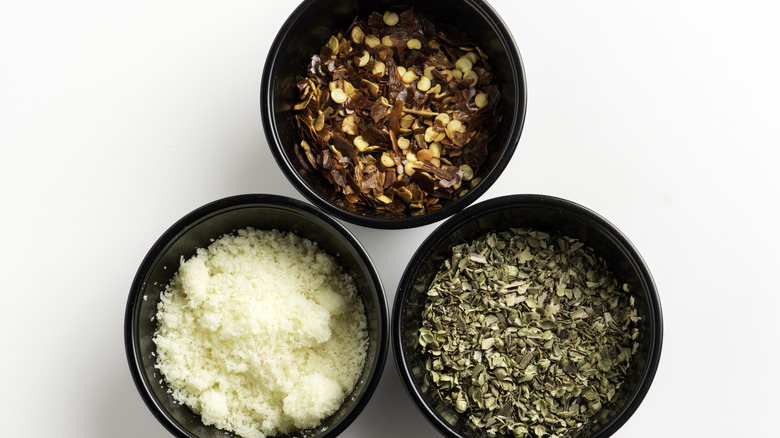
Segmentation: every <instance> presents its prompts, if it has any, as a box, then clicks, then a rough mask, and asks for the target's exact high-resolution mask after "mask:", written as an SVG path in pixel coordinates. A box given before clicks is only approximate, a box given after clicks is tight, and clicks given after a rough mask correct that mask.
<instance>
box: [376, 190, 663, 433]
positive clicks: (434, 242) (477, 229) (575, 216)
mask: <svg viewBox="0 0 780 438" xmlns="http://www.w3.org/2000/svg"><path fill="white" fill-rule="evenodd" d="M509 227H518V228H531V229H536V230H539V231H545V232H548V233H557V234H563V235H567V236H570V237H573V238H577V239H579V240H580V241H582V242H583V243H585V244H586V245H588V246H590V247H592V248H593V250H594V251H595V252H596V254H598V255H600V256H601V257H602V258H604V260H605V261H606V263H607V266H608V267H609V268H610V270H611V271H612V273H613V274H614V275H615V276H616V277H617V278H620V279H621V281H622V282H625V283H628V285H629V287H630V290H631V291H633V293H634V295H635V298H636V309H637V312H638V315H639V316H640V317H641V320H640V322H639V331H640V337H639V342H640V349H639V351H637V353H636V355H635V357H634V360H633V363H632V365H631V368H630V370H629V375H628V377H627V379H626V381H624V385H623V387H622V389H621V391H619V392H618V394H617V395H616V396H615V398H614V399H613V402H612V403H611V404H610V405H609V406H607V405H606V404H605V408H603V409H602V410H601V411H600V412H599V415H597V416H596V417H595V418H594V420H593V421H592V422H591V423H589V425H588V426H586V427H585V428H583V430H582V433H580V434H579V436H581V437H589V438H606V437H608V436H610V435H612V434H613V433H614V432H615V431H616V430H617V429H619V428H620V427H621V426H622V425H623V424H624V423H625V422H626V421H627V420H628V419H629V417H630V416H631V415H632V414H633V413H634V411H636V409H637V408H638V407H639V404H640V403H641V402H642V399H643V398H644V396H645V394H646V393H647V391H648V389H649V388H650V384H651V383H652V381H653V378H654V376H655V372H656V369H657V367H658V362H659V360H660V355H661V344H662V337H663V317H662V314H661V303H660V301H659V298H658V293H657V291H656V288H655V284H654V282H653V278H652V277H651V275H650V271H649V270H648V268H647V266H646V265H645V263H644V261H643V260H642V257H641V256H640V254H639V253H638V252H637V250H636V249H635V248H634V246H633V245H632V244H631V242H629V240H628V239H627V238H626V237H625V236H624V235H623V234H622V233H621V232H620V231H619V230H618V229H617V228H615V227H614V226H613V225H612V224H610V223H609V222H608V221H607V220H606V219H604V218H603V217H601V216H599V215H598V214H596V213H595V212H593V211H591V210H589V209H587V208H585V207H583V206H581V205H578V204H576V203H573V202H571V201H567V200H564V199H560V198H554V197H550V196H541V195H512V196H505V197H500V198H495V199H491V200H488V201H485V202H481V203H479V204H477V205H475V206H472V207H469V208H468V209H466V210H464V211H463V212H461V213H459V214H457V215H455V216H454V217H452V218H450V219H449V220H447V221H446V222H444V223H443V224H442V225H440V226H439V227H438V228H437V229H436V230H435V231H434V232H433V233H432V234H431V235H430V236H429V237H428V238H427V239H426V240H425V241H424V242H423V243H422V245H421V246H420V248H419V249H418V250H417V252H416V253H415V254H414V256H413V257H412V259H411V261H410V262H409V265H408V266H407V268H406V270H405V272H404V273H403V276H402V278H401V281H400V283H399V286H398V291H397V293H396V297H395V303H394V306H393V315H392V328H391V330H392V336H393V340H392V343H393V352H394V353H395V360H396V365H397V367H398V371H399V373H400V374H401V379H402V380H403V382H404V385H405V386H406V389H407V391H408V392H409V394H410V396H411V397H412V399H413V400H414V402H415V403H416V404H417V406H418V407H419V408H420V410H421V411H422V412H423V414H424V415H425V416H426V418H427V419H428V420H429V421H430V422H431V423H432V424H433V425H434V426H435V427H436V428H437V429H438V430H439V431H440V432H441V433H443V434H444V435H445V436H448V437H459V438H460V437H471V436H479V434H477V433H475V432H474V431H473V430H472V429H471V428H469V427H468V426H467V425H466V424H465V416H462V415H460V414H457V413H456V412H455V411H454V410H452V409H450V408H448V407H446V406H445V405H444V403H442V402H441V401H440V399H439V398H438V397H436V396H435V394H432V393H430V392H427V391H425V390H423V389H422V388H424V387H426V386H428V387H432V386H434V385H426V384H424V383H425V382H424V380H425V378H426V370H425V366H424V363H425V358H424V357H423V355H422V353H421V352H420V350H419V344H418V329H419V327H421V324H422V322H421V321H422V309H423V306H424V302H425V297H426V292H427V291H428V288H429V286H430V284H431V281H432V280H433V278H434V276H435V274H436V272H437V271H438V270H439V267H440V266H441V265H442V263H443V261H444V260H445V259H447V258H449V257H450V256H451V252H452V247H453V246H455V245H458V244H461V243H467V242H471V241H473V240H474V239H476V238H478V237H480V236H482V235H484V234H485V233H488V232H491V231H500V230H506V229H507V228H509ZM447 418H449V419H450V421H448V420H447Z"/></svg>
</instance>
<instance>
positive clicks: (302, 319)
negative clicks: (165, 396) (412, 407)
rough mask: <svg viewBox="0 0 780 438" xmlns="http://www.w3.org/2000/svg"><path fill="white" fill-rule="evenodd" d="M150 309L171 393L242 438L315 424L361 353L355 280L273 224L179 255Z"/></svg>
mask: <svg viewBox="0 0 780 438" xmlns="http://www.w3.org/2000/svg"><path fill="white" fill-rule="evenodd" d="M157 319H158V329H157V332H156V333H155V336H154V342H155V344H156V345H157V354H158V355H157V367H158V368H159V369H160V371H161V372H162V374H163V375H164V377H165V380H166V382H167V383H168V385H169V387H170V388H171V393H172V395H173V397H174V398H175V399H176V400H177V401H178V402H180V403H182V404H185V405H187V406H189V407H190V408H191V409H192V410H193V412H195V413H196V414H199V415H200V416H201V419H202V421H203V423H204V424H206V425H214V426H216V427H218V428H220V429H223V430H228V431H232V432H234V433H236V434H238V435H240V436H242V437H245V438H262V437H264V436H267V435H268V436H273V435H276V434H279V433H290V432H292V431H295V430H299V429H309V428H313V427H316V426H318V425H319V424H320V423H321V422H322V420H323V419H325V418H326V417H328V416H329V415H331V414H332V413H333V412H335V411H336V410H337V409H338V407H339V406H340V405H341V403H342V402H343V401H344V398H345V397H346V396H347V395H348V394H349V393H350V392H351V391H352V389H353V388H354V386H355V384H356V382H357V379H358V378H359V376H360V373H361V371H362V369H363V364H364V362H365V359H366V346H367V343H368V340H367V333H366V318H365V313H364V310H363V303H362V302H361V301H360V299H359V297H358V295H357V291H356V288H355V285H354V283H353V282H352V280H351V278H350V277H349V276H348V275H346V274H345V273H344V272H343V271H342V269H341V268H340V267H339V266H338V264H337V263H336V261H335V259H334V258H333V257H331V256H329V255H327V254H326V253H324V252H323V251H321V250H320V249H319V248H318V247H317V246H316V244H314V243H313V242H311V241H309V240H306V239H303V238H301V237H299V236H296V235H295V234H291V233H281V232H279V231H276V230H272V231H259V230H254V229H252V228H247V229H243V230H239V231H238V232H237V233H236V234H235V235H230V236H225V237H222V238H220V239H218V240H216V241H214V242H213V243H212V244H211V245H209V247H208V248H205V249H204V248H199V249H198V250H197V253H196V255H195V256H194V257H192V258H191V259H189V260H187V261H184V259H183V258H182V261H181V266H180V268H179V270H178V272H177V273H176V275H175V276H174V278H173V280H172V281H171V284H170V285H168V286H167V288H166V290H165V292H164V293H163V294H162V295H161V298H160V303H159V305H158V311H157Z"/></svg>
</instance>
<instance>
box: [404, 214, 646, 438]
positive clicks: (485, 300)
mask: <svg viewBox="0 0 780 438" xmlns="http://www.w3.org/2000/svg"><path fill="white" fill-rule="evenodd" d="M638 321H639V317H638V316H637V311H636V308H635V305H634V297H633V296H632V295H631V293H630V291H629V290H628V285H627V284H621V283H620V282H619V281H618V279H616V278H615V277H614V276H612V274H611V273H610V270H609V269H608V266H606V263H605V262H604V260H603V259H602V258H600V257H599V256H598V255H597V254H595V253H594V251H593V250H592V249H591V248H589V247H587V246H585V245H584V244H583V242H581V241H579V240H576V239H573V238H569V237H566V236H561V235H552V234H547V233H544V232H540V231H535V230H530V229H524V228H512V229H509V230H506V231H501V232H493V233H488V234H485V235H483V236H482V237H480V238H478V239H476V240H474V241H473V242H471V243H464V244H460V245H457V246H455V247H454V248H452V254H451V257H450V258H449V259H447V260H445V262H444V263H443V264H442V266H441V268H440V270H439V271H438V272H437V274H436V276H435V278H434V280H433V281H432V283H431V285H430V287H429V288H428V292H427V297H426V301H425V306H424V311H423V314H422V327H421V328H420V329H419V345H420V349H421V351H422V353H423V355H424V357H425V369H426V374H427V376H426V379H428V380H429V381H430V382H432V386H433V388H434V390H433V393H434V396H436V394H438V396H439V397H441V399H442V400H443V401H444V402H445V404H446V405H448V406H449V407H451V408H452V409H453V410H454V411H455V412H458V413H460V414H462V415H465V416H467V418H468V423H469V424H470V425H471V427H473V428H474V429H476V430H478V431H480V433H484V434H485V435H487V436H513V437H518V438H520V437H559V438H563V437H571V436H576V432H577V431H578V430H580V429H582V428H583V427H584V426H585V425H586V424H587V423H588V421H589V420H590V419H592V418H593V417H594V416H595V414H596V413H598V412H599V411H600V410H601V409H602V407H606V406H607V405H609V404H610V402H611V401H612V400H613V399H614V398H615V394H616V393H617V392H618V391H619V390H620V388H621V386H622V384H623V382H624V381H625V378H626V376H627V373H628V369H629V367H630V365H631V361H632V358H633V356H634V354H635V353H636V351H637V349H638V348H639V343H638V341H637V338H638V336H639V329H638V327H637V322H638Z"/></svg>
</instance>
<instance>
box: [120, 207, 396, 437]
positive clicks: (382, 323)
mask: <svg viewBox="0 0 780 438" xmlns="http://www.w3.org/2000/svg"><path fill="white" fill-rule="evenodd" d="M252 206H266V207H270V208H284V209H288V210H294V211H295V212H297V213H300V214H302V215H303V216H307V217H310V218H316V219H319V220H321V221H322V222H324V223H325V225H327V226H330V227H331V228H332V229H333V230H334V231H335V232H336V233H337V234H338V235H339V236H341V237H342V238H343V239H344V240H345V241H346V243H347V244H348V245H350V246H352V247H353V248H354V249H355V251H356V253H357V254H358V255H359V257H360V258H361V260H362V261H363V263H364V264H365V266H366V268H367V272H366V273H367V274H368V277H369V279H370V282H371V283H372V284H373V286H374V289H375V290H376V293H377V312H378V321H377V325H378V328H379V340H378V345H377V356H376V359H375V363H374V365H373V366H374V369H373V371H371V374H370V377H369V382H368V383H367V384H366V386H365V388H364V390H363V392H362V393H361V394H360V396H359V399H358V400H357V401H356V402H355V404H354V405H353V406H352V408H351V409H350V411H349V412H347V414H346V415H344V417H343V418H342V419H341V420H340V421H339V422H338V423H336V424H334V425H333V426H332V427H331V428H330V429H329V430H328V432H327V433H326V434H325V435H323V437H332V436H336V435H338V434H340V433H341V432H343V431H344V430H345V429H346V428H347V427H348V426H349V425H350V424H351V423H352V422H353V421H354V420H355V419H356V418H357V417H358V415H359V414H360V413H361V412H362V410H363V409H364V408H365V406H366V405H367V404H368V402H369V400H370V399H371V397H372V396H373V394H374V392H375V390H376V388H377V386H378V385H379V381H380V379H381V377H382V374H383V371H384V367H385V363H386V361H387V354H388V349H389V345H388V344H389V338H390V332H389V315H388V305H387V293H386V291H385V290H384V287H383V285H382V281H381V278H380V276H379V272H378V271H377V269H376V266H375V265H374V263H373V261H372V260H371V257H370V255H369V254H368V251H367V250H366V249H365V247H363V245H362V244H361V243H360V241H359V240H358V239H357V238H356V237H355V236H354V234H353V233H352V232H351V231H349V229H347V228H346V227H345V226H344V225H342V224H341V223H340V222H338V221H337V220H335V219H334V218H332V217H331V216H329V215H327V214H325V213H324V212H322V211H321V210H319V209H317V208H316V207H314V206H311V205H309V204H307V203H305V202H302V201H299V200H297V199H293V198H288V197H285V196H280V195H273V194H261V193H256V194H255V193H252V194H241V195H234V196H228V197H225V198H221V199H217V200H215V201H211V202H209V203H207V204H204V205H202V206H200V207H198V208H196V209H194V210H192V211H191V212H189V213H187V214H186V215H185V216H183V217H182V218H181V219H179V220H177V221H176V222H175V223H174V224H173V225H171V226H170V227H169V228H168V229H167V230H166V231H165V232H164V233H163V234H162V235H161V236H160V237H159V238H158V239H157V240H156V241H155V243H154V244H153V245H152V247H151V248H150V249H149V251H148V252H147V253H146V255H145V256H144V258H143V261H142V262H141V264H140V266H139V267H138V270H137V271H136V273H135V276H134V278H133V282H132V284H131V286H130V291H129V293H128V297H127V302H126V305H125V315H124V324H123V325H124V326H123V329H124V330H123V335H124V346H125V355H126V359H127V364H128V366H129V368H130V374H131V376H132V378H133V383H134V384H135V387H136V389H137V391H138V393H139V394H140V395H141V398H142V399H143V401H144V404H146V406H147V408H148V409H149V410H150V411H151V412H152V414H153V415H154V417H155V418H156V419H157V420H158V421H159V422H160V423H161V424H162V425H163V426H164V427H165V428H166V429H167V430H168V431H169V432H170V433H172V434H173V435H175V436H177V437H180V438H197V436H196V435H193V434H191V433H190V432H189V431H187V430H186V429H184V428H182V427H180V425H179V423H178V422H177V421H176V420H175V419H174V418H173V416H172V415H170V413H168V411H167V410H166V409H165V408H164V406H163V405H162V404H161V403H160V402H159V400H157V398H156V397H155V396H154V393H153V391H152V390H151V387H150V386H149V385H150V382H149V381H148V380H147V379H146V378H145V377H144V372H143V371H142V370H143V358H142V357H141V354H140V349H139V348H138V343H139V338H138V337H137V336H136V330H135V328H136V320H137V318H136V310H137V308H138V303H139V301H140V300H141V299H142V294H143V289H144V285H145V278H146V276H147V274H148V273H149V270H150V269H151V268H152V267H153V266H154V265H155V263H156V261H157V259H158V257H159V256H160V255H161V254H162V252H163V251H164V250H165V248H166V247H167V246H168V244H169V243H170V242H171V241H172V239H174V238H176V237H177V236H178V235H179V234H180V233H182V232H183V231H185V230H186V229H187V228H189V227H190V226H191V225H192V224H194V223H197V222H200V221H201V220H202V219H204V218H206V217H208V216H210V215H212V214H214V213H218V212H220V211H221V212H229V211H232V210H235V209H237V208H245V207H252ZM216 237H218V236H216ZM366 365H367V366H368V365H369V364H368V363H367V364H366Z"/></svg>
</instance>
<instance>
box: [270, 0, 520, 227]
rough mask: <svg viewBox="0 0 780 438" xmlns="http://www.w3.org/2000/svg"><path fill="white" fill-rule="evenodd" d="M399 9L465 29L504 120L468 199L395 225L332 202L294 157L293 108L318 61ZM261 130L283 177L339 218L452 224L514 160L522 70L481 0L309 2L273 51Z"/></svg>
mask: <svg viewBox="0 0 780 438" xmlns="http://www.w3.org/2000/svg"><path fill="white" fill-rule="evenodd" d="M399 5H411V6H414V8H415V11H419V12H421V13H424V14H426V15H428V16H430V17H432V18H433V19H434V20H436V21H437V22H441V23H445V24H447V25H450V26H455V27H457V28H459V29H461V30H463V31H464V32H465V33H466V34H467V35H468V36H469V38H470V39H471V41H473V42H475V43H477V44H478V45H479V46H480V47H481V48H482V49H483V50H484V51H485V52H486V53H487V54H488V56H489V59H490V62H491V64H492V67H493V74H494V77H495V79H494V82H495V83H497V84H498V86H499V87H500V89H501V97H502V102H503V104H502V105H503V114H502V121H501V123H499V125H498V127H497V128H496V132H495V137H494V140H493V141H492V142H491V152H490V154H489V156H488V157H487V160H486V162H485V164H484V165H483V166H482V167H481V168H480V172H479V173H478V174H477V177H481V178H482V181H481V183H480V184H478V185H477V186H476V187H475V188H474V189H472V190H470V191H469V192H468V193H467V194H466V195H465V196H463V197H462V198H460V199H458V200H457V201H455V202H452V203H450V204H449V205H447V206H445V207H443V208H441V209H439V210H436V211H434V212H431V213H428V214H425V215H420V216H411V217H405V218H390V217H384V216H381V215H379V213H377V212H374V211H367V212H352V211H349V210H347V209H346V208H344V207H341V206H339V205H338V204H337V203H336V202H334V199H335V198H334V190H333V189H332V188H330V187H329V184H328V182H327V181H325V180H324V178H322V177H321V176H320V175H319V174H318V173H316V172H314V171H312V170H311V169H310V168H309V167H307V165H306V164H304V162H305V161H306V159H305V158H303V157H302V156H301V154H300V153H299V152H296V149H297V148H296V145H297V144H299V143H300V139H301V136H300V134H299V132H298V127H297V125H296V122H295V117H294V111H293V106H294V105H295V104H296V103H298V99H299V97H298V89H297V88H296V80H297V79H298V78H299V77H301V76H303V75H304V74H305V72H306V69H307V65H308V64H309V63H310V61H311V57H312V55H313V54H315V53H318V52H319V50H320V48H321V47H322V46H323V45H324V44H325V42H327V41H328V38H329V37H330V36H331V35H333V34H335V33H336V32H338V31H344V30H346V29H347V28H348V27H349V25H350V24H351V23H352V21H353V20H354V19H355V18H360V17H366V16H368V15H369V14H370V13H371V12H372V11H378V12H383V11H385V10H386V9H388V8H393V7H398V6H399ZM260 107H261V113H262V117H263V128H264V131H265V135H266V138H267V140H268V144H269V146H270V148H271V151H272V152H273V155H274V158H275V159H276V161H277V162H278V164H279V166H280V167H281V169H282V171H283V172H284V174H285V176H286V177H287V178H288V179H289V180H290V181H291V182H292V184H293V185H294V186H295V187H296V188H297V189H298V190H299V191H300V192H301V193H302V194H303V195H304V196H305V197H306V198H308V199H309V200H310V201H312V202H313V203H314V204H316V205H317V206H319V207H320V208H322V209H324V210H325V211H327V212H329V213H331V214H333V215H335V216H336V217H338V218H340V219H343V220H346V221H349V222H352V223H355V224H358V225H362V226H366V227H374V228H410V227H417V226H422V225H427V224H430V223H433V222H436V221H439V220H442V219H445V218H447V217H449V216H450V215H452V214H454V213H456V212H458V211H460V210H462V209H463V208H465V207H466V206H468V205H469V204H471V203H472V202H474V201H475V200H477V199H478V198H479V197H480V196H481V195H482V194H483V193H485V191H486V190H487V189H488V188H490V186H491V185H492V184H493V183H494V182H495V181H496V179H497V178H498V177H499V175H500V174H501V172H502V171H503V170H504V168H505V167H506V165H507V163H508V162H509V160H510V158H511V157H512V155H513V153H514V151H515V149H516V147H517V143H518V141H519V139H520V133H521V131H522V129H523V122H524V121H525V111H526V83H525V71H524V69H523V63H522V60H521V58H520V53H519V52H518V50H517V47H516V45H515V42H514V40H513V38H512V35H511V34H510V32H509V29H508V28H507V26H506V25H505V24H504V22H503V21H502V20H501V18H500V17H499V16H498V14H496V12H495V11H494V10H493V9H492V8H491V7H490V6H489V5H488V4H487V3H485V2H484V1H482V0H457V1H454V0H430V1H427V2H415V1H409V0H405V1H404V0H399V1H391V0H378V1H356V0H305V1H303V2H302V3H301V4H300V6H298V8H297V9H295V11H294V12H293V13H292V14H291V15H290V17H289V18H288V19H287V21H286V22H285V23H284V25H283V26H282V28H281V30H280V31H279V33H278V35H277V36H276V39H275V40H274V42H273V45H272V46H271V49H270V51H269V53H268V57H267V59H266V63H265V69H264V71H263V78H262V83H261V88H260Z"/></svg>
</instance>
